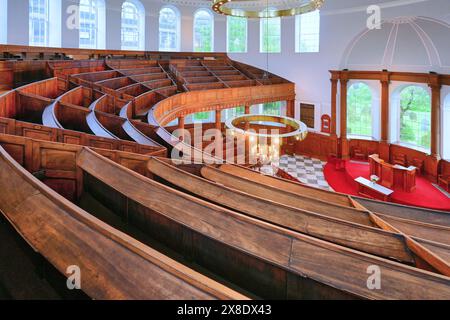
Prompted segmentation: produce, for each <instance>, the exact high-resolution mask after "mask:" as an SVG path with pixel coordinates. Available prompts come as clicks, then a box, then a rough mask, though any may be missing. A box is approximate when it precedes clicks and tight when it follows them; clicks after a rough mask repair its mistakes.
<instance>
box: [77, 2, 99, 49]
mask: <svg viewBox="0 0 450 320" xmlns="http://www.w3.org/2000/svg"><path fill="white" fill-rule="evenodd" d="M105 41H106V10H105V1H104V0H80V45H79V46H80V48H86V49H105Z"/></svg>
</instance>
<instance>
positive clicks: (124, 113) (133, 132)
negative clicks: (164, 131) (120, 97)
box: [120, 102, 161, 147]
mask: <svg viewBox="0 0 450 320" xmlns="http://www.w3.org/2000/svg"><path fill="white" fill-rule="evenodd" d="M131 108H132V102H129V103H128V104H126V105H125V106H124V107H123V108H122V109H121V110H120V116H121V117H122V118H124V119H125V122H124V123H123V125H122V128H123V130H124V131H125V132H126V133H127V134H128V135H129V136H130V137H131V138H132V139H133V140H134V141H136V142H137V143H139V144H143V145H147V146H154V147H157V146H161V145H160V144H158V143H157V142H155V141H154V140H152V139H151V138H150V137H148V136H146V135H145V134H144V133H142V132H141V131H140V130H138V129H137V128H136V127H135V126H134V125H133V123H132V122H131V121H130V119H129V116H128V115H129V113H130V112H132V111H130V109H131Z"/></svg>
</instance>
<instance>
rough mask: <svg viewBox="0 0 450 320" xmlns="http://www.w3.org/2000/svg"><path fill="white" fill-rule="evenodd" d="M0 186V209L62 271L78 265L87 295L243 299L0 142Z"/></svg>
mask: <svg viewBox="0 0 450 320" xmlns="http://www.w3.org/2000/svg"><path fill="white" fill-rule="evenodd" d="M65 148H67V147H65ZM69 149H70V148H69ZM62 150H64V147H63V148H62ZM53 152H58V151H56V150H53ZM62 152H64V151H62ZM44 155H45V154H42V155H41V156H44ZM74 155H75V154H74ZM64 158H65V157H63V159H64ZM52 161H55V159H54V158H53V159H52ZM54 164H56V163H54ZM61 165H62V166H64V164H61ZM66 166H67V165H66ZM0 188H1V190H2V192H1V193H0V212H1V213H2V214H3V215H4V216H5V217H6V218H7V219H8V220H9V221H10V223H11V224H12V225H13V226H14V227H15V228H16V230H17V231H18V232H19V233H20V235H21V236H22V237H23V238H24V239H25V240H26V241H27V242H28V243H29V245H30V246H32V247H33V249H34V250H35V251H37V252H39V253H40V254H41V255H42V256H44V257H45V258H46V259H47V260H48V261H50V262H51V263H52V264H53V265H54V266H55V268H56V269H57V270H59V271H60V272H61V273H62V274H65V273H66V272H67V268H68V267H69V266H72V265H76V266H78V267H79V268H80V270H81V272H82V277H83V278H82V279H83V281H82V290H83V291H84V292H85V293H86V294H88V295H89V296H90V297H91V298H93V299H245V297H244V296H243V295H241V294H238V293H236V292H235V291H233V290H231V289H228V288H226V287H224V286H223V285H221V284H219V283H217V282H215V281H212V280H210V279H208V278H207V277H205V276H203V275H201V274H199V273H197V272H195V271H193V270H191V269H189V268H186V267H185V266H183V265H181V264H179V263H177V262H176V261H174V260H172V259H170V258H168V257H167V256H164V255H162V254H161V253H159V252H157V251H155V250H154V249H152V248H150V247H148V246H145V245H143V244H142V243H139V242H138V241H136V240H135V239H133V238H131V237H129V236H127V235H126V234H124V233H122V232H120V231H118V230H116V229H113V228H112V227H110V226H108V225H106V224H105V223H102V222H101V221H99V220H98V219H96V218H94V217H93V216H91V215H90V214H88V213H87V212H85V211H83V210H81V209H80V208H78V207H76V206H75V205H73V204H72V203H70V202H69V201H67V200H65V199H64V198H62V197H61V196H60V195H58V194H57V193H56V192H54V191H53V190H51V189H50V188H48V187H46V186H45V185H43V183H41V182H40V181H38V180H37V179H36V178H34V177H33V176H32V175H31V174H30V173H28V172H27V171H25V169H23V168H22V167H21V166H20V165H19V164H18V163H17V162H16V161H14V160H13V158H12V157H11V156H10V155H9V154H7V152H6V151H5V150H4V149H3V148H1V147H0ZM74 230H76V232H73V231H74ZM130 270H133V272H130ZM18 273H20V270H18Z"/></svg>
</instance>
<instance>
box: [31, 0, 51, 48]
mask: <svg viewBox="0 0 450 320" xmlns="http://www.w3.org/2000/svg"><path fill="white" fill-rule="evenodd" d="M49 13H50V9H49V1H48V0H29V8H28V14H29V31H30V39H29V43H30V46H40V47H47V46H48V40H49V33H50V32H49V28H50V26H49V21H50V17H49Z"/></svg>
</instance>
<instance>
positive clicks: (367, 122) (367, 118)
mask: <svg viewBox="0 0 450 320" xmlns="http://www.w3.org/2000/svg"><path fill="white" fill-rule="evenodd" d="M372 132H373V131H372V91H371V90H370V88H369V86H368V85H367V84H365V83H362V82H359V83H355V84H353V85H352V86H351V87H350V88H349V89H348V91H347V134H349V135H357V136H368V137H372V136H373V134H372Z"/></svg>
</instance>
